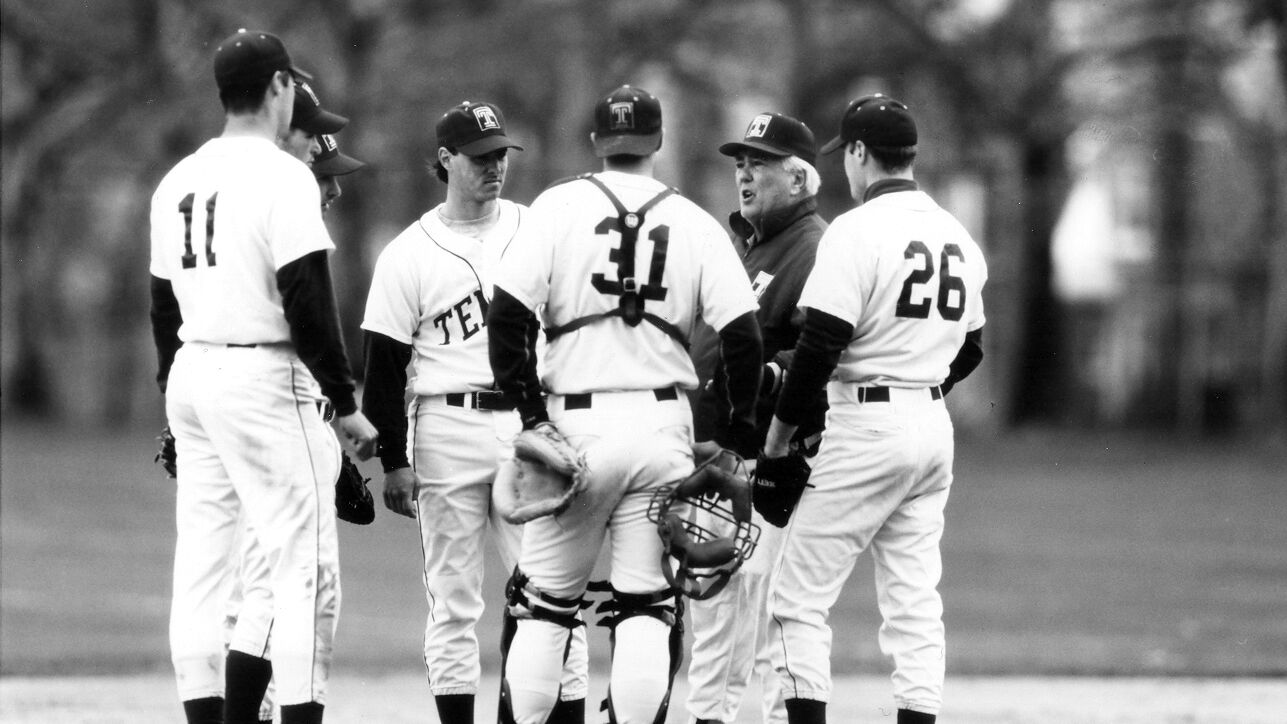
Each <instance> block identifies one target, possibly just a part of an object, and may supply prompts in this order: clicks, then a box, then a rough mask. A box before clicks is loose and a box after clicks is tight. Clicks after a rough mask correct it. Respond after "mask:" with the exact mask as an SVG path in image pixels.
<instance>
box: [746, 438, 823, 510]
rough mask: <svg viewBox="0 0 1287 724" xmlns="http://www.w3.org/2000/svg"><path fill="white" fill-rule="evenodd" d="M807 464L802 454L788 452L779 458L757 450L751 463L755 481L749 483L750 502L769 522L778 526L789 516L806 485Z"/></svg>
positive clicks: (807, 482)
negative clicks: (765, 454) (753, 461)
mask: <svg viewBox="0 0 1287 724" xmlns="http://www.w3.org/2000/svg"><path fill="white" fill-rule="evenodd" d="M809 472H810V470H809V464H808V463H806V462H805V461H804V456H803V455H800V454H798V453H790V454H787V455H784V456H782V457H780V458H769V457H765V456H764V453H760V457H759V459H758V460H757V461H756V463H755V482H754V483H753V484H752V486H751V504H752V505H753V506H755V511H756V512H757V513H759V514H760V515H762V516H764V519H765V520H766V521H768V522H769V523H771V524H772V525H774V526H776V527H778V528H782V527H785V526H786V524H787V521H788V520H790V519H791V511H793V510H795V506H796V503H799V502H800V496H801V495H803V494H804V489H805V488H809V487H813V486H811V485H809Z"/></svg>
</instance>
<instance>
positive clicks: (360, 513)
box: [335, 450, 375, 525]
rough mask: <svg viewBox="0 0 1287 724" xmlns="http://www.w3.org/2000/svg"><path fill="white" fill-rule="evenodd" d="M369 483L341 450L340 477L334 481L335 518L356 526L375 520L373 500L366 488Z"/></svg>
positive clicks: (368, 479)
mask: <svg viewBox="0 0 1287 724" xmlns="http://www.w3.org/2000/svg"><path fill="white" fill-rule="evenodd" d="M370 481H371V479H370V478H364V477H362V471H361V470H359V469H358V466H357V464H356V463H354V462H353V460H352V459H351V458H349V454H348V453H346V452H344V451H343V450H341V451H340V477H338V478H336V480H335V515H336V517H338V518H339V519H340V520H344V521H348V522H350V523H355V524H357V525H367V524H369V523H370V522H371V521H373V520H375V500H373V499H372V498H371V491H370V490H369V489H367V487H366V484H367V483H368V482H370Z"/></svg>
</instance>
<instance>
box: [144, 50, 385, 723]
mask: <svg viewBox="0 0 1287 724" xmlns="http://www.w3.org/2000/svg"><path fill="white" fill-rule="evenodd" d="M214 72H215V81H216V83H217V84H218V86H219V98H220V100H221V101H222V102H223V106H224V112H225V121H224V129H223V133H222V134H221V135H220V136H219V137H218V138H214V139H212V140H210V141H207V142H206V143H205V144H204V145H203V146H201V148H199V149H197V151H196V152H194V153H193V154H192V155H190V156H188V157H187V158H185V159H183V160H182V161H180V162H179V163H178V165H176V166H175V167H174V168H173V169H171V171H170V172H169V173H168V174H166V176H165V178H164V179H162V181H161V183H160V185H159V186H158V187H157V190H156V193H155V194H153V196H152V211H151V224H152V236H151V240H152V253H151V265H150V271H151V274H152V280H151V283H152V332H153V337H154V340H155V342H156V348H157V358H158V361H159V364H160V371H159V373H158V375H157V381H158V383H159V384H160V386H161V391H162V392H163V393H165V396H166V400H165V402H166V405H165V413H166V418H167V420H168V422H169V425H170V429H171V430H172V431H173V433H174V437H175V447H176V451H177V454H178V481H177V491H176V501H175V509H176V523H177V526H176V527H177V529H178V539H177V542H176V544H175V554H174V555H175V562H174V599H173V602H172V604H171V609H170V649H171V658H172V660H173V663H174V669H175V675H176V679H177V681H178V688H179V697H180V700H182V702H183V708H184V713H185V715H186V716H187V719H188V722H189V724H193V723H195V722H200V723H202V724H205V723H206V722H224V721H227V722H228V723H229V724H232V723H233V722H234V721H240V720H241V719H240V718H239V717H237V716H236V715H235V713H236V711H238V710H239V706H238V702H243V701H249V702H250V706H249V707H248V708H249V711H250V717H251V719H252V720H253V716H254V711H255V709H257V707H258V704H259V701H260V699H261V698H262V697H263V693H264V686H265V685H266V684H267V681H268V678H267V674H268V672H267V671H265V670H264V669H265V667H264V666H263V664H262V661H263V660H262V659H258V658H256V657H253V656H249V655H244V654H241V653H240V652H237V651H233V652H231V653H229V654H228V657H227V663H226V671H225V670H224V669H225V665H224V630H223V616H224V603H225V600H226V597H227V595H228V590H229V586H230V584H231V579H232V576H231V571H232V570H234V567H233V566H232V565H231V561H232V560H233V557H234V556H235V555H236V554H237V549H236V546H235V541H234V535H235V531H236V530H237V525H236V522H237V518H238V516H239V515H240V514H241V512H242V511H243V510H244V511H245V514H246V516H247V519H248V521H249V525H250V527H251V528H252V529H253V530H254V531H255V535H256V540H257V542H258V543H259V546H260V548H261V549H262V551H263V553H264V557H265V558H267V559H268V560H270V561H271V568H272V573H271V580H272V600H273V614H272V619H273V625H272V632H271V634H270V636H271V639H270V641H271V648H272V669H271V673H272V675H274V676H275V677H276V681H277V697H278V702H279V703H280V704H281V712H282V718H281V720H282V722H283V724H299V723H305V722H307V723H309V724H311V723H314V722H320V721H322V711H323V702H325V700H326V682H327V674H328V672H329V669H330V662H331V645H332V641H333V639H334V636H335V625H336V620H337V618H338V616H339V607H340V581H339V575H340V571H339V550H338V542H337V537H336V530H335V499H334V496H335V479H336V477H337V476H338V473H339V467H340V448H339V444H338V442H337V440H336V437H335V433H334V432H333V431H332V430H331V428H330V427H329V426H328V425H327V423H326V421H325V420H324V419H323V416H322V408H323V406H324V405H323V404H321V403H323V402H324V401H325V400H326V399H327V398H329V400H330V402H331V403H332V404H333V405H334V408H335V412H336V415H337V422H336V424H337V426H338V428H339V430H340V431H341V432H342V433H343V434H344V435H345V437H346V438H347V439H348V440H349V442H350V443H352V444H353V445H354V447H355V451H356V453H357V455H358V457H359V458H361V459H366V458H369V457H371V455H372V453H373V452H374V449H375V443H376V430H375V427H373V426H372V425H371V423H370V422H368V421H367V419H366V417H364V416H363V415H362V413H361V412H359V411H358V409H357V403H356V401H355V399H354V389H355V387H354V383H353V379H352V377H351V375H350V373H349V364H348V358H347V356H346V354H345V351H344V346H343V343H342V342H341V337H340V330H339V318H338V315H337V314H336V310H335V296H334V293H333V292H332V288H331V277H330V270H329V267H328V265H327V264H328V261H327V252H328V251H330V250H331V249H333V248H335V247H334V245H333V244H332V243H331V239H330V236H329V235H328V234H327V231H326V227H325V226H324V225H323V224H322V213H321V200H320V196H319V192H318V187H317V182H316V181H315V180H314V179H313V174H312V173H310V172H309V169H308V166H306V165H304V164H303V163H302V162H300V161H299V160H298V159H296V158H294V157H292V156H290V155H289V154H287V153H285V152H283V151H282V150H281V149H280V148H278V147H277V139H278V138H280V137H282V136H284V135H286V131H287V129H288V128H289V126H290V121H291V114H292V110H293V106H294V100H295V82H296V81H297V80H300V79H303V80H308V79H309V77H308V75H307V74H305V73H303V72H301V71H299V70H297V69H296V68H295V67H294V66H293V65H292V63H291V59H290V55H289V54H288V53H287V51H286V47H285V45H284V44H283V43H282V41H281V40H280V39H279V38H277V37H276V36H275V35H273V34H271V33H266V32H262V31H250V32H247V31H245V30H241V31H239V32H237V33H235V34H233V35H232V36H230V37H228V38H227V39H225V40H224V41H223V42H222V43H220V44H219V46H218V48H217V49H216V50H215V59H214ZM225 682H226V683H225ZM225 691H226V693H227V701H228V703H229V704H232V705H233V706H231V707H228V708H225V705H224V694H225ZM230 711H232V715H230V714H229V712H230Z"/></svg>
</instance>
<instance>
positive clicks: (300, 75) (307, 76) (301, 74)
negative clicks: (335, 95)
mask: <svg viewBox="0 0 1287 724" xmlns="http://www.w3.org/2000/svg"><path fill="white" fill-rule="evenodd" d="M290 74H291V75H293V76H295V80H302V81H310V80H313V74H312V73H307V72H305V71H303V70H300V69H299V68H298V67H296V66H293V65H292V66H291V67H290Z"/></svg>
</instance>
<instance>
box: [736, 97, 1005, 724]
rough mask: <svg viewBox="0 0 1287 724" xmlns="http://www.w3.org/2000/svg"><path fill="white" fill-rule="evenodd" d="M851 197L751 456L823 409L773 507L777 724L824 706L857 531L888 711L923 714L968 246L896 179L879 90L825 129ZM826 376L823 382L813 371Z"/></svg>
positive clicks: (937, 641) (933, 685)
mask: <svg viewBox="0 0 1287 724" xmlns="http://www.w3.org/2000/svg"><path fill="white" fill-rule="evenodd" d="M842 148H843V150H844V167H845V175H846V176H847V177H848V179H849V193H850V195H851V196H852V197H853V199H854V200H855V201H858V202H860V204H861V205H860V206H859V207H858V208H856V209H853V210H851V211H849V212H846V213H844V214H841V215H840V216H838V217H837V218H836V220H835V221H833V222H832V223H831V226H830V227H829V228H828V229H827V231H826V233H825V234H823V236H822V240H821V241H820V242H819V244H818V259H817V263H816V265H815V266H814V268H813V272H812V273H811V274H810V276H809V279H808V281H807V282H805V286H804V291H803V292H802V293H801V295H800V307H802V308H803V309H804V310H805V322H804V328H803V329H802V330H801V333H800V339H799V341H798V342H797V343H796V352H795V358H794V360H792V363H791V369H790V371H788V372H787V376H786V382H785V383H784V388H783V390H782V393H781V395H780V397H779V398H778V405H777V411H776V414H775V416H774V419H773V422H772V423H771V424H770V426H769V432H768V437H767V439H766V440H765V444H764V452H763V453H762V456H761V464H760V469H761V470H764V469H771V468H775V467H782V466H780V465H774V464H767V465H766V463H765V460H766V459H767V460H772V459H774V458H779V457H782V456H784V455H786V454H787V448H788V441H789V440H790V439H791V436H792V433H794V431H795V428H796V426H797V425H798V424H799V423H800V422H801V421H803V420H804V419H806V414H807V412H808V406H807V403H808V401H809V400H811V399H812V393H813V392H815V391H816V390H818V389H820V388H822V387H823V386H824V385H825V386H826V388H827V398H828V403H829V405H830V409H829V410H828V412H827V420H826V432H825V433H824V435H823V438H822V447H821V448H820V449H819V451H818V455H817V457H816V459H815V461H814V465H813V471H812V474H811V476H810V478H811V479H810V482H811V483H812V485H813V487H812V488H808V489H806V490H804V494H803V496H802V497H800V498H799V503H798V509H797V510H796V511H795V514H794V518H793V519H792V520H790V522H789V524H788V525H789V528H788V531H787V537H786V543H785V544H784V551H783V559H782V567H781V573H780V578H779V579H778V582H777V586H776V588H775V589H774V593H773V595H772V598H771V601H770V611H771V614H772V615H771V617H770V620H771V623H770V624H769V640H770V647H769V648H770V649H771V650H772V652H773V659H774V661H773V663H774V668H775V669H777V671H778V673H779V676H780V677H781V682H782V695H783V697H784V698H785V699H786V706H787V715H788V717H789V721H790V722H791V724H816V723H817V722H823V721H825V720H826V702H827V701H828V699H829V698H830V696H831V675H830V666H829V663H828V658H829V657H830V647H831V631H830V629H829V628H828V626H827V623H826V621H827V614H828V611H829V609H830V608H831V606H832V605H833V604H835V602H836V599H837V597H838V596H839V595H840V589H841V586H842V585H843V584H844V582H845V580H846V579H847V578H848V577H849V573H850V572H851V571H852V570H853V566H854V562H855V561H856V560H857V558H858V555H859V554H860V553H861V552H862V551H863V550H864V549H865V548H867V547H868V546H870V547H871V551H872V558H873V560H874V561H875V564H876V595H877V600H878V602H879V605H880V613H881V616H882V617H883V619H884V624H883V625H882V626H881V627H880V635H879V642H880V647H881V650H882V651H883V652H884V653H885V654H886V655H887V656H890V657H892V658H893V660H894V676H893V682H894V701H895V702H896V704H897V706H898V719H897V721H898V724H925V723H927V722H933V721H934V719H935V717H936V715H937V714H938V711H939V707H940V706H941V704H942V690H943V676H944V660H945V637H944V630H943V604H942V600H941V599H940V597H939V594H938V590H937V588H938V582H939V577H940V574H941V571H942V561H941V557H940V554H939V541H940V540H941V538H942V534H943V510H944V506H945V505H946V504H947V496H948V490H949V489H950V487H951V484H952V458H953V449H954V448H953V440H952V437H953V433H952V421H951V419H950V418H949V417H948V413H947V408H946V407H945V406H944V405H943V394H944V393H945V392H947V391H948V390H950V389H951V387H952V385H954V384H956V383H957V382H959V381H961V379H963V378H964V377H965V376H966V375H968V374H969V373H970V372H971V371H973V370H974V368H975V367H976V366H977V365H978V363H979V361H980V360H981V359H982V357H983V351H982V347H981V338H982V330H983V321H984V317H983V299H982V296H981V292H982V291H983V284H984V282H985V281H986V280H987V266H986V264H985V263H984V260H983V253H982V252H981V251H980V250H979V247H978V245H977V244H975V243H974V241H973V240H972V239H971V238H970V235H969V234H968V233H967V232H966V230H965V229H964V227H962V226H961V224H960V223H958V222H957V221H956V219H954V218H953V217H952V215H951V214H949V213H948V212H946V211H944V210H943V209H942V208H940V207H939V206H938V205H937V204H936V203H934V201H933V200H932V199H930V197H929V196H928V195H927V194H925V192H923V191H921V190H919V189H918V188H917V185H916V182H915V181H914V180H913V179H912V162H913V160H914V159H915V157H916V124H915V122H914V121H913V119H912V115H911V112H910V111H908V109H907V106H905V105H903V104H902V103H899V102H898V101H896V100H894V99H892V98H888V97H886V96H883V95H875V96H868V97H865V98H860V99H858V100H856V101H853V102H852V103H850V104H849V106H848V108H846V109H845V114H844V116H843V118H842V120H841V124H840V135H838V136H837V137H836V138H834V139H832V140H831V141H830V142H828V143H827V144H826V145H824V146H823V147H822V152H823V153H830V152H833V151H836V150H839V149H842ZM828 379H830V382H828Z"/></svg>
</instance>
